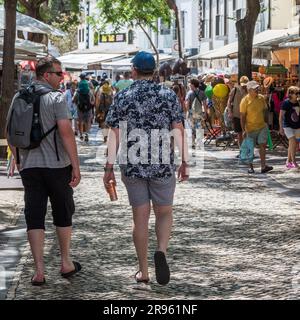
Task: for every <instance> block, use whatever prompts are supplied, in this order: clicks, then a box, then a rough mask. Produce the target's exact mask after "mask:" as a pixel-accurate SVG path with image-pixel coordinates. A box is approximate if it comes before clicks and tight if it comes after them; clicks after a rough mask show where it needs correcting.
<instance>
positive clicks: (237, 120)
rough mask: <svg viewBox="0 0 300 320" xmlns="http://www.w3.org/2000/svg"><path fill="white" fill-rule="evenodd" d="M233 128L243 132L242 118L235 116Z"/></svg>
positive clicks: (235, 130)
mask: <svg viewBox="0 0 300 320" xmlns="http://www.w3.org/2000/svg"><path fill="white" fill-rule="evenodd" d="M233 129H234V132H235V133H242V132H243V129H242V126H241V119H240V118H233Z"/></svg>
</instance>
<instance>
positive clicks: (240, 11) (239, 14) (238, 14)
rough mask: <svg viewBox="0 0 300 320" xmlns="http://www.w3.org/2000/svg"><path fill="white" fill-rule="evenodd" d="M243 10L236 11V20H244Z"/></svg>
mask: <svg viewBox="0 0 300 320" xmlns="http://www.w3.org/2000/svg"><path fill="white" fill-rule="evenodd" d="M242 11H243V10H242V9H238V10H236V20H241V19H242Z"/></svg>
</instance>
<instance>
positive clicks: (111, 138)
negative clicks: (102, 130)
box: [103, 128, 120, 187]
mask: <svg viewBox="0 0 300 320" xmlns="http://www.w3.org/2000/svg"><path fill="white" fill-rule="evenodd" d="M119 131H120V129H118V128H110V129H109V132H108V139H107V162H106V164H105V167H104V171H105V174H104V177H103V182H104V185H105V186H106V187H107V186H108V185H109V182H110V181H113V182H114V183H115V185H116V184H117V183H116V178H115V174H114V163H115V161H116V158H117V154H118V150H119V144H120V139H119V135H120V134H119Z"/></svg>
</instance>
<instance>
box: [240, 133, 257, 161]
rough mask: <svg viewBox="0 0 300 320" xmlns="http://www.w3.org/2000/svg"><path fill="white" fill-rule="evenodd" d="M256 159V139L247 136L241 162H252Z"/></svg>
mask: <svg viewBox="0 0 300 320" xmlns="http://www.w3.org/2000/svg"><path fill="white" fill-rule="evenodd" d="M253 159H254V140H253V139H252V138H246V139H245V140H244V141H243V143H242V145H241V150H240V162H242V163H245V164H250V163H252V162H253Z"/></svg>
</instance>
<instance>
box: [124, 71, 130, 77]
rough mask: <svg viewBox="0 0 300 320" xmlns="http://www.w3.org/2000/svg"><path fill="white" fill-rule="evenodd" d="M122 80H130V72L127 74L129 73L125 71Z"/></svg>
mask: <svg viewBox="0 0 300 320" xmlns="http://www.w3.org/2000/svg"><path fill="white" fill-rule="evenodd" d="M124 78H125V79H128V78H130V72H129V71H126V72H125V73H124Z"/></svg>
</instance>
